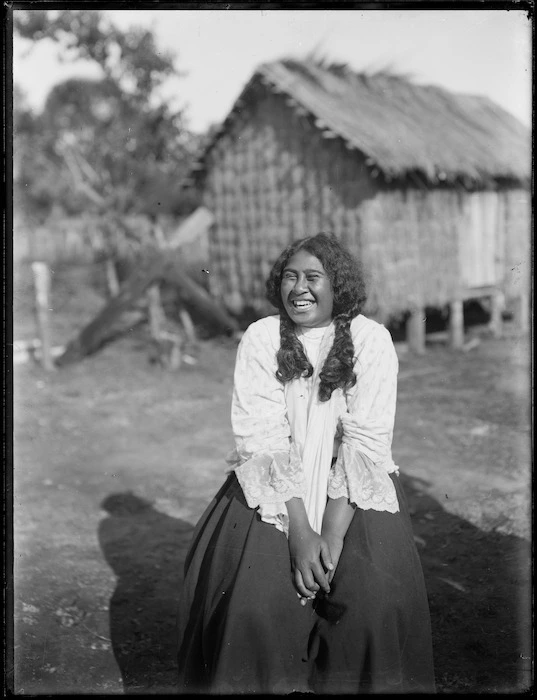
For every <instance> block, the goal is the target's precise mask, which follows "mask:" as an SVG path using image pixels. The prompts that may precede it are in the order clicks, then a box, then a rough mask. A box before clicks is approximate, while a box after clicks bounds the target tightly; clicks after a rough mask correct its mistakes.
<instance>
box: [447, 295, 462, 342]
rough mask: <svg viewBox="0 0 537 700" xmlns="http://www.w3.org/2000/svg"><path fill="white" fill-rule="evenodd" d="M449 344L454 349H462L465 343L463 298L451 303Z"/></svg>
mask: <svg viewBox="0 0 537 700" xmlns="http://www.w3.org/2000/svg"><path fill="white" fill-rule="evenodd" d="M449 344H450V346H451V348H453V349H454V350H460V349H461V348H462V346H463V345H464V312H463V304H462V301H461V300H456V301H452V302H451V304H450V305H449Z"/></svg>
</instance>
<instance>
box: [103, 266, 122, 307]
mask: <svg viewBox="0 0 537 700" xmlns="http://www.w3.org/2000/svg"><path fill="white" fill-rule="evenodd" d="M104 265H105V272H106V286H107V289H108V296H109V297H110V298H112V297H115V296H117V295H118V294H119V280H118V277H117V271H116V265H115V262H114V259H113V258H106V260H105V261H104Z"/></svg>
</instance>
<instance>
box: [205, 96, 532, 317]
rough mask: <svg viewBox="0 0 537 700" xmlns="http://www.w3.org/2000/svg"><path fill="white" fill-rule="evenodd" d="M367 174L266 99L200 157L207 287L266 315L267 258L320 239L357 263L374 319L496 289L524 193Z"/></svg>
mask: <svg viewBox="0 0 537 700" xmlns="http://www.w3.org/2000/svg"><path fill="white" fill-rule="evenodd" d="M328 136H329V135H328ZM374 175H375V172H374V171H373V173H371V171H370V170H369V169H368V168H367V167H366V165H365V162H364V159H363V157H362V156H361V154H360V153H359V152H358V151H355V150H353V151H350V150H348V148H346V147H345V145H344V144H343V142H342V141H341V140H340V139H333V138H327V137H326V135H325V136H324V137H323V135H322V133H321V130H320V129H319V128H317V127H316V126H315V124H314V123H313V122H312V120H311V119H310V118H309V117H307V116H305V115H301V114H299V113H297V110H296V109H295V107H294V106H291V105H289V104H287V103H286V102H285V100H284V98H283V97H280V96H275V95H273V94H270V93H269V94H267V93H266V92H261V93H260V94H259V95H258V99H256V100H254V101H253V102H250V104H249V105H248V106H247V107H245V108H243V110H242V112H241V114H240V116H239V117H238V118H236V119H235V121H234V122H233V123H232V124H231V125H230V126H229V127H228V129H227V131H226V133H225V134H224V135H223V136H222V138H221V139H220V140H219V141H218V142H217V144H216V146H215V147H214V149H213V151H212V152H211V153H210V155H209V158H208V161H207V177H206V183H205V194H206V196H205V204H206V206H207V207H208V208H209V209H210V210H211V211H212V212H213V214H214V215H215V218H216V225H215V227H214V230H213V232H212V236H211V241H210V258H211V260H210V262H211V275H210V288H211V291H212V292H213V293H214V294H215V295H216V296H217V297H218V298H221V299H222V300H223V302H224V303H225V304H226V305H227V306H228V308H229V309H230V310H232V311H233V312H237V313H238V312H241V311H243V310H244V309H245V308H246V307H251V308H253V309H254V310H255V311H256V312H257V313H258V314H260V315H263V314H265V313H270V312H273V311H274V310H273V309H272V307H270V306H269V305H268V303H267V302H266V301H265V300H264V289H265V287H264V285H265V279H266V277H267V275H268V272H269V270H270V267H271V265H272V263H273V261H274V260H275V259H276V257H277V256H278V254H279V253H280V252H281V250H282V249H283V248H284V247H285V246H286V245H287V244H288V243H289V242H290V241H292V240H295V239H297V238H301V237H303V236H305V235H310V234H313V233H317V232H319V231H332V232H334V233H335V234H336V235H337V236H338V238H340V239H341V240H342V241H343V242H344V243H345V244H346V246H347V247H348V248H349V249H350V250H351V252H352V253H353V254H355V255H357V256H358V257H360V258H361V259H362V261H363V264H364V270H365V272H366V276H367V279H368V286H369V296H370V300H369V302H368V307H367V309H366V311H367V313H370V314H371V315H375V316H377V317H379V318H381V319H386V318H388V317H393V316H397V315H400V314H402V313H404V312H406V311H408V310H410V309H413V308H417V307H423V306H437V307H441V306H444V305H445V304H447V303H449V302H450V301H452V300H454V299H457V298H459V297H460V296H461V295H463V294H464V293H465V291H466V290H467V288H468V287H476V286H481V285H484V284H501V283H502V281H503V280H504V278H505V266H506V265H507V258H508V257H509V255H510V254H511V253H509V255H508V254H507V251H508V250H511V247H510V243H509V242H510V241H513V240H514V239H516V240H517V241H518V240H520V241H522V240H525V237H527V233H528V229H527V228H526V223H525V222H526V220H527V214H524V213H523V212H522V211H521V205H520V201H519V200H520V199H521V195H520V194H519V195H516V194H514V193H508V192H500V193H498V192H481V193H472V194H471V193H468V192H467V191H465V190H456V189H454V188H450V187H447V186H444V187H442V188H435V189H418V188H415V187H414V188H412V187H403V188H402V187H398V186H396V185H394V186H390V187H388V186H386V185H381V183H380V176H378V178H375V177H374ZM523 208H524V207H522V209H523ZM517 245H519V248H520V250H525V248H524V244H523V243H520V244H517Z"/></svg>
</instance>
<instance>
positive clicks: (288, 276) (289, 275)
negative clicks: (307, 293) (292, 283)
mask: <svg viewBox="0 0 537 700" xmlns="http://www.w3.org/2000/svg"><path fill="white" fill-rule="evenodd" d="M283 279H284V280H294V279H295V275H294V274H293V273H292V272H284V273H283Z"/></svg>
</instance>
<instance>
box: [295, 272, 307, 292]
mask: <svg viewBox="0 0 537 700" xmlns="http://www.w3.org/2000/svg"><path fill="white" fill-rule="evenodd" d="M307 289H308V283H307V280H306V276H305V275H304V276H301V275H299V276H298V277H297V280H296V282H295V289H294V292H295V294H302V293H303V292H306V291H307Z"/></svg>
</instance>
